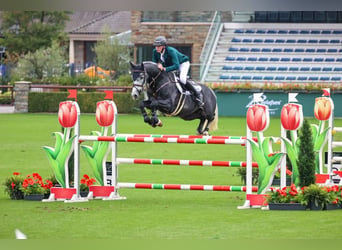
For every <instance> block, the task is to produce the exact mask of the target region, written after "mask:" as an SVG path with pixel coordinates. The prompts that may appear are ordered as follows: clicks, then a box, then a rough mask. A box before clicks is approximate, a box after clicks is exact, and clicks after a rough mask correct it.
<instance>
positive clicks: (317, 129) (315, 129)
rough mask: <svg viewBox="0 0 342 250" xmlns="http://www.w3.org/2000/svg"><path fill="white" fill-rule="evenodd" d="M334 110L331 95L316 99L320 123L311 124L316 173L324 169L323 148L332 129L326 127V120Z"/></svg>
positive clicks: (315, 109)
mask: <svg viewBox="0 0 342 250" xmlns="http://www.w3.org/2000/svg"><path fill="white" fill-rule="evenodd" d="M331 112H332V101H331V99H330V97H328V96H323V97H318V98H316V99H315V107H314V114H315V117H316V118H317V120H319V125H318V126H317V125H316V124H311V129H312V138H313V143H314V150H315V152H316V160H315V161H316V173H318V174H319V173H321V172H322V169H323V156H322V150H323V147H324V145H325V143H326V141H327V133H328V130H329V129H330V128H329V127H328V128H325V129H324V127H325V121H326V120H328V119H329V118H330V116H331Z"/></svg>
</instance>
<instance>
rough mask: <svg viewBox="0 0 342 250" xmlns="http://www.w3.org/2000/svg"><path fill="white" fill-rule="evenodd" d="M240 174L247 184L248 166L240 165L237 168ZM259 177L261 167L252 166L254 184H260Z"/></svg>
mask: <svg viewBox="0 0 342 250" xmlns="http://www.w3.org/2000/svg"><path fill="white" fill-rule="evenodd" d="M237 173H238V175H240V177H241V181H242V182H243V183H244V184H246V168H245V167H239V168H238V169H237ZM258 179H259V169H258V168H252V185H256V184H258Z"/></svg>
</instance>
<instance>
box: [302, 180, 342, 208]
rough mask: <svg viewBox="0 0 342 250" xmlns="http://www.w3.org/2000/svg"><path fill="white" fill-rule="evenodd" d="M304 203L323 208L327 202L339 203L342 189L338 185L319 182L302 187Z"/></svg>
mask: <svg viewBox="0 0 342 250" xmlns="http://www.w3.org/2000/svg"><path fill="white" fill-rule="evenodd" d="M302 195H303V201H302V204H304V205H307V206H312V205H314V206H315V207H318V208H320V209H321V210H323V209H324V208H325V207H326V206H327V204H337V203H340V200H341V190H340V188H339V187H338V186H333V187H325V186H320V185H318V184H311V185H310V186H308V187H304V188H302Z"/></svg>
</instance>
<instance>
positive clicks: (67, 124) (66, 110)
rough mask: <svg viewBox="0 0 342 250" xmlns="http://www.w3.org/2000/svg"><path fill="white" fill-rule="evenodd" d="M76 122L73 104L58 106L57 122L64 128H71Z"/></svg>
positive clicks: (65, 103)
mask: <svg viewBox="0 0 342 250" xmlns="http://www.w3.org/2000/svg"><path fill="white" fill-rule="evenodd" d="M76 120H77V109H76V106H75V105H74V103H73V102H71V101H66V102H61V103H60V104H59V111H58V121H59V123H60V124H61V126H62V127H64V128H72V127H73V126H75V124H76Z"/></svg>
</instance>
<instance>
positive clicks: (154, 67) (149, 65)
mask: <svg viewBox="0 0 342 250" xmlns="http://www.w3.org/2000/svg"><path fill="white" fill-rule="evenodd" d="M142 64H143V66H144V69H145V71H146V70H147V71H149V72H151V73H152V72H153V73H152V74H156V73H157V72H159V69H158V64H157V63H155V62H152V61H144V62H143V63H142Z"/></svg>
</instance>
